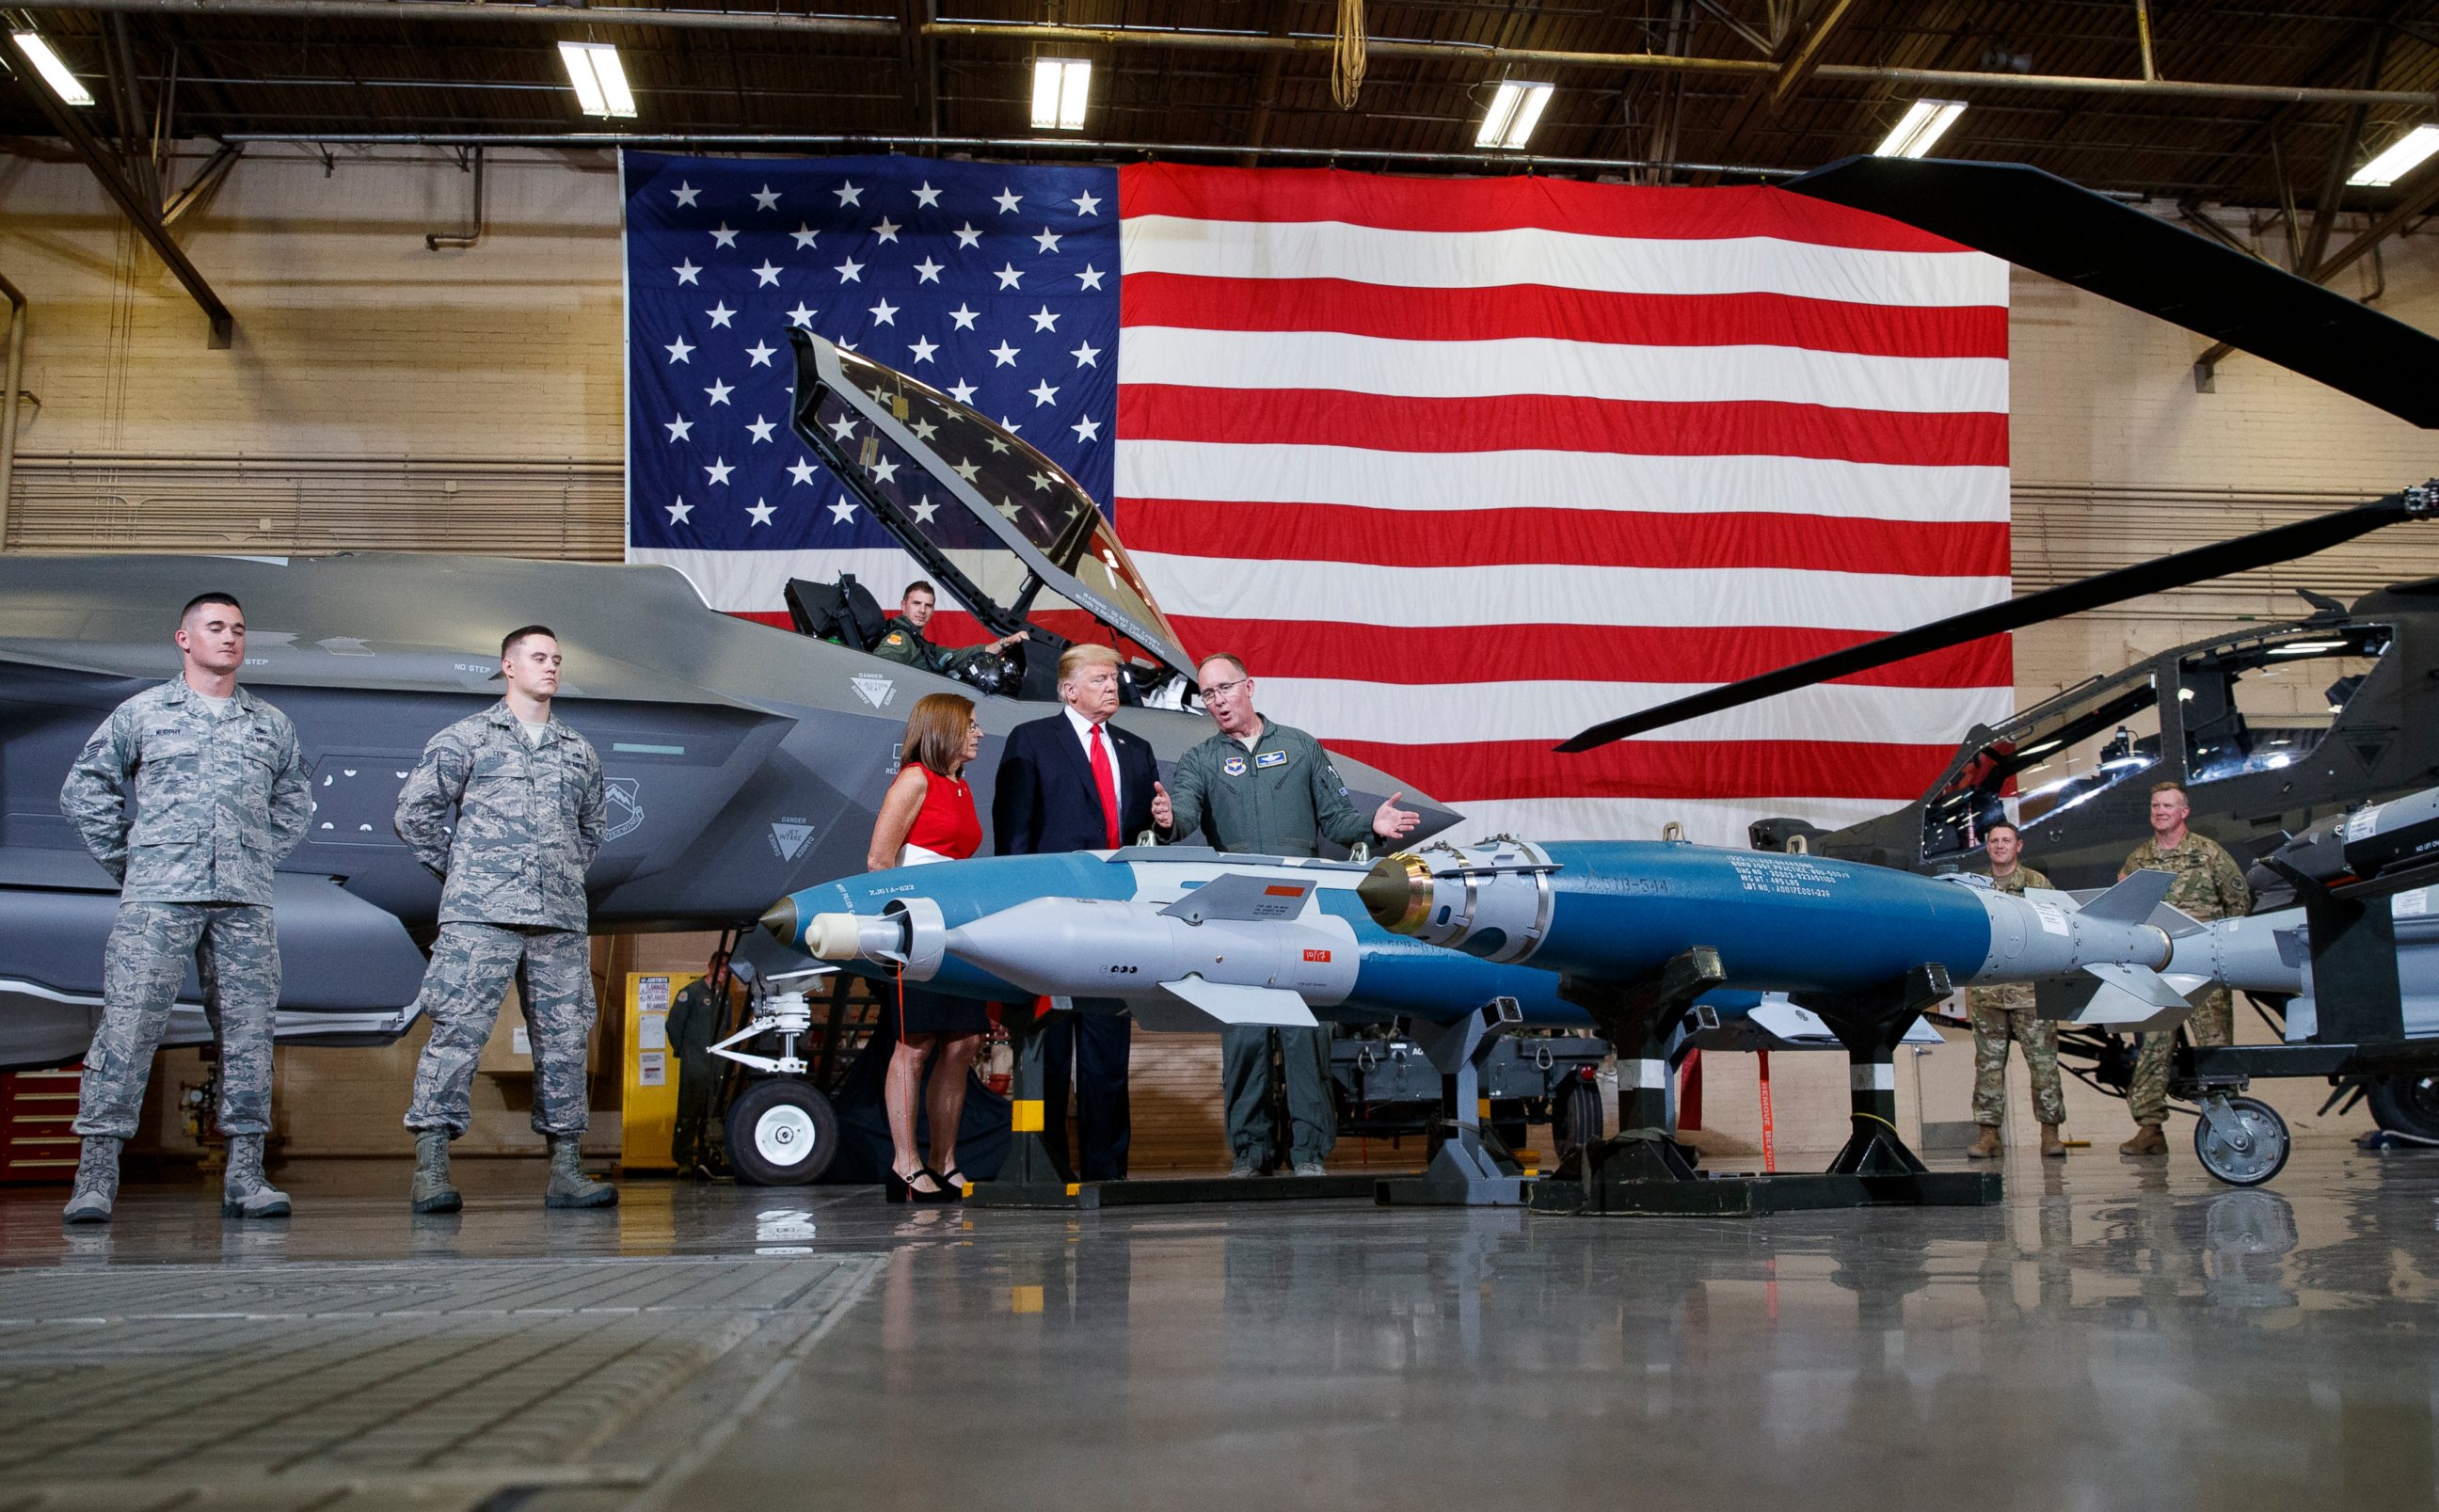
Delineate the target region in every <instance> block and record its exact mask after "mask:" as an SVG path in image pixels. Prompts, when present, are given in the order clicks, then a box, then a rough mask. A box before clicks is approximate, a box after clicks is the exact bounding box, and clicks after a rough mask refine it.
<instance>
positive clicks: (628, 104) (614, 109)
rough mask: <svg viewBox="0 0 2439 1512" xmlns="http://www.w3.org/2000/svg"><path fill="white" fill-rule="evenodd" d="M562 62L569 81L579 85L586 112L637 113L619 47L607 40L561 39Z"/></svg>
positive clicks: (630, 115)
mask: <svg viewBox="0 0 2439 1512" xmlns="http://www.w3.org/2000/svg"><path fill="white" fill-rule="evenodd" d="M559 61H560V62H563V63H565V64H566V65H567V81H568V82H569V83H571V84H574V85H575V86H576V98H577V100H578V101H579V103H580V104H582V105H583V107H584V114H586V115H587V116H614V117H620V118H632V116H634V114H635V92H634V91H633V90H632V89H629V88H628V87H627V70H626V69H625V68H624V67H623V66H621V65H620V63H619V62H618V49H617V48H616V47H614V46H613V45H611V44H609V43H606V42H562V43H561V44H559Z"/></svg>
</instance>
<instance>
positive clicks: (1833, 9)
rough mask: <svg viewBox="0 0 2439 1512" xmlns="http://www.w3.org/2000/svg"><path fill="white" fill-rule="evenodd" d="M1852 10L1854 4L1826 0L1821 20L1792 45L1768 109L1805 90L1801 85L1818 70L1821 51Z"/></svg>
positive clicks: (1776, 106) (1779, 74)
mask: <svg viewBox="0 0 2439 1512" xmlns="http://www.w3.org/2000/svg"><path fill="white" fill-rule="evenodd" d="M1854 9H1855V0H1829V4H1828V5H1827V6H1826V7H1825V8H1824V9H1822V12H1821V15H1820V18H1819V19H1818V20H1816V21H1814V22H1813V23H1812V26H1811V28H1810V29H1809V30H1807V31H1806V32H1805V33H1804V39H1803V40H1802V41H1801V42H1798V43H1797V44H1795V50H1794V51H1793V52H1792V53H1790V54H1789V56H1788V60H1787V62H1786V63H1785V64H1783V65H1782V66H1781V67H1780V68H1779V70H1778V81H1777V82H1776V83H1775V84H1773V85H1772V86H1771V92H1770V103H1771V109H1773V110H1775V109H1777V108H1778V107H1779V106H1781V105H1784V104H1786V103H1787V102H1788V101H1789V99H1792V98H1795V92H1796V91H1797V90H1799V89H1802V88H1803V87H1804V81H1805V80H1807V79H1810V78H1811V77H1812V76H1813V74H1814V73H1815V72H1817V71H1818V70H1819V69H1820V67H1821V52H1822V49H1823V48H1825V47H1826V46H1827V45H1828V44H1829V39H1830V37H1831V36H1832V35H1834V34H1835V33H1836V32H1837V30H1838V26H1839V23H1841V22H1843V21H1844V20H1845V19H1846V17H1847V16H1849V15H1850V14H1852V13H1853V12H1854Z"/></svg>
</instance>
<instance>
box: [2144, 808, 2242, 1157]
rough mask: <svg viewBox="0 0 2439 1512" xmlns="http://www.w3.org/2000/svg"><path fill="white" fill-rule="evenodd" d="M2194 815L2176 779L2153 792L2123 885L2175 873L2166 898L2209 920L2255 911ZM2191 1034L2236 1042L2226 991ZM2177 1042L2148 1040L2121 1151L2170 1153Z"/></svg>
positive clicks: (2200, 1015) (2208, 1004)
mask: <svg viewBox="0 0 2439 1512" xmlns="http://www.w3.org/2000/svg"><path fill="white" fill-rule="evenodd" d="M2191 813H2192V807H2191V805H2190V804H2189V803H2188V802H2187V801H2186V798H2185V792H2184V790H2183V789H2181V788H2180V787H2178V786H2177V785H2176V784H2175V783H2172V782H2163V783H2161V784H2160V785H2159V786H2158V787H2156V788H2153V789H2152V790H2151V838H2150V839H2148V840H2146V841H2145V842H2143V844H2141V845H2137V846H2135V847H2134V853H2133V854H2132V855H2130V856H2128V857H2127V858H2126V864H2125V865H2123V866H2120V867H2119V868H2117V877H2118V880H2119V881H2124V880H2126V879H2127V878H2128V877H2131V876H2133V875H2134V874H2135V873H2136V872H2138V871H2164V872H2173V873H2175V874H2176V879H2177V880H2176V881H2174V882H2172V883H2170V884H2169V887H2168V896H2167V898H2166V901H2167V902H2168V903H2170V904H2171V905H2173V906H2174V907H2177V908H2179V909H2181V910H2183V911H2184V912H2185V913H2187V914H2189V915H2191V916H2194V917H2195V918H2197V919H2199V920H2201V921H2202V922H2203V923H2208V922H2210V921H2211V920H2212V919H2215V918H2232V917H2235V916H2240V915H2243V914H2246V913H2249V912H2250V911H2251V910H2252V888H2250V887H2248V886H2246V885H2245V883H2244V871H2243V869H2242V868H2241V867H2239V866H2237V865H2236V863H2235V858H2234V857H2233V856H2230V855H2229V854H2228V853H2227V852H2226V851H2225V850H2224V849H2222V848H2221V847H2220V845H2219V844H2218V842H2217V841H2215V840H2213V839H2211V838H2210V837H2209V836H2208V835H2197V834H2194V833H2193V832H2192V831H2190V830H2188V829H2187V828H2186V827H2185V820H2186V819H2187V817H2188V816H2189V815H2190V814H2191ZM2185 1032H2186V1033H2187V1034H2189V1035H2191V1036H2192V1037H2193V1042H2194V1043H2195V1044H2197V1045H2220V1044H2228V1043H2231V1042H2233V1041H2234V1037H2235V1010H2234V1005H2233V1004H2232V1003H2230V1001H2229V1000H2228V995H2227V988H2225V987H2213V988H2212V989H2211V994H2210V996H2208V997H2206V998H2204V999H2203V1000H2202V1002H2201V1005H2200V1006H2199V1007H2197V1008H2195V1009H2194V1011H2193V1016H2192V1017H2190V1018H2188V1019H2187V1020H2186V1021H2185ZM2176 1042H2177V1036H2176V1031H2175V1030H2173V1029H2171V1030H2168V1031H2166V1032H2164V1033H2161V1034H2146V1035H2145V1036H2143V1047H2142V1050H2141V1052H2140V1053H2139V1054H2137V1055H2136V1057H2135V1058H2134V1085H2133V1086H2132V1087H2131V1088H2130V1089H2128V1090H2127V1094H2126V1107H2127V1112H2131V1113H2132V1114H2133V1115H2134V1123H2135V1130H2134V1137H2133V1138H2132V1139H2129V1140H2127V1142H2126V1143H2125V1144H2123V1145H2120V1146H2119V1147H2118V1151H2119V1153H2121V1154H2126V1155H2165V1154H2166V1153H2167V1152H2168V1141H2167V1137H2166V1136H2165V1135H2163V1134H2162V1133H2161V1132H2160V1125H2161V1124H2162V1123H2163V1122H2164V1121H2165V1120H2166V1118H2167V1116H2168V1058H2169V1053H2170V1052H2171V1051H2172V1050H2173V1049H2175V1047H2176Z"/></svg>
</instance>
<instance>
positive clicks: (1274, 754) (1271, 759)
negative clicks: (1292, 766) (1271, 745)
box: [1254, 751, 1288, 767]
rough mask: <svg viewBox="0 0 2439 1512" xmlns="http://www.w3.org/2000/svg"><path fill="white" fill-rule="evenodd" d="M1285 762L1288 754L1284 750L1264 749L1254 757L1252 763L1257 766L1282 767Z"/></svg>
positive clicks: (1286, 762)
mask: <svg viewBox="0 0 2439 1512" xmlns="http://www.w3.org/2000/svg"><path fill="white" fill-rule="evenodd" d="M1287 764H1288V754H1287V753H1286V752H1285V751H1265V752H1263V753H1262V754H1261V755H1260V756H1255V757H1254V765H1255V766H1257V767H1283V766H1286V765H1287Z"/></svg>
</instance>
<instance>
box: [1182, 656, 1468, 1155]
mask: <svg viewBox="0 0 2439 1512" xmlns="http://www.w3.org/2000/svg"><path fill="white" fill-rule="evenodd" d="M1195 678H1196V682H1197V685H1198V686H1199V688H1200V690H1201V692H1202V706H1203V708H1204V709H1206V710H1207V711H1209V713H1210V715H1211V719H1212V721H1213V722H1214V723H1216V724H1218V725H1219V726H1220V733H1219V734H1217V735H1214V736H1213V737H1212V738H1209V739H1208V740H1205V741H1203V742H1202V744H1201V745H1198V746H1196V747H1194V748H1193V749H1192V750H1189V751H1187V752H1186V753H1185V754H1184V756H1180V757H1178V760H1177V765H1176V767H1175V769H1174V770H1172V771H1171V772H1170V773H1169V777H1168V785H1166V786H1164V785H1161V784H1154V785H1153V788H1152V801H1151V817H1152V823H1153V824H1155V825H1157V826H1158V827H1160V838H1161V839H1162V840H1163V841H1165V842H1170V843H1174V842H1176V841H1177V840H1179V839H1181V838H1182V837H1184V836H1186V835H1190V834H1192V833H1193V832H1194V831H1195V830H1196V829H1197V828H1198V827H1199V828H1201V829H1202V831H1203V833H1204V834H1205V835H1206V836H1207V837H1208V838H1209V839H1210V842H1211V844H1212V845H1213V846H1214V847H1215V848H1217V849H1220V850H1228V851H1237V852H1241V853H1245V854H1250V855H1257V856H1317V855H1319V854H1320V853H1321V842H1322V841H1324V840H1328V841H1330V842H1332V843H1334V844H1336V845H1354V844H1355V843H1356V842H1358V841H1362V840H1369V839H1371V838H1372V837H1373V836H1375V835H1378V836H1379V837H1380V838H1381V839H1383V840H1398V839H1400V838H1402V837H1404V836H1405V835H1406V833H1407V832H1408V831H1410V830H1412V829H1413V828H1414V827H1415V825H1417V824H1419V823H1421V816H1420V815H1419V814H1416V813H1415V812H1414V811H1413V810H1412V809H1400V808H1398V799H1399V798H1402V797H1404V796H1405V794H1404V793H1402V792H1399V793H1393V794H1392V795H1391V796H1390V797H1389V798H1388V799H1387V800H1386V801H1384V802H1383V803H1382V804H1381V805H1380V808H1379V809H1375V810H1374V811H1373V812H1372V813H1371V814H1370V815H1369V816H1368V817H1367V816H1366V815H1364V814H1362V812H1360V811H1358V810H1357V809H1356V807H1355V805H1354V804H1353V803H1351V802H1349V801H1348V800H1347V796H1346V784H1344V782H1341V781H1340V780H1339V778H1338V770H1337V769H1336V768H1335V767H1333V766H1331V765H1330V762H1329V755H1328V753H1327V752H1326V751H1324V750H1323V749H1322V748H1321V742H1320V741H1318V740H1315V739H1314V738H1312V737H1311V736H1309V735H1307V734H1305V733H1304V732H1303V731H1302V730H1298V729H1292V728H1291V727H1289V726H1287V725H1284V724H1273V723H1272V722H1271V721H1270V720H1266V719H1264V718H1262V716H1261V715H1260V714H1258V713H1256V712H1255V708H1254V680H1253V678H1252V676H1251V675H1249V674H1248V673H1247V672H1246V670H1245V664H1244V662H1243V661H1242V660H1240V659H1239V658H1237V657H1235V656H1229V655H1217V656H1206V657H1204V658H1203V659H1202V665H1201V666H1200V667H1197V668H1196V669H1195ZM1172 788H1173V790H1174V791H1172ZM1278 1036H1279V1052H1280V1053H1279V1060H1280V1063H1281V1064H1282V1065H1284V1066H1285V1067H1286V1068H1287V1094H1288V1097H1287V1101H1288V1122H1289V1124H1290V1125H1291V1130H1290V1135H1289V1139H1288V1141H1287V1143H1288V1145H1289V1148H1288V1150H1287V1155H1288V1158H1289V1161H1290V1164H1291V1165H1292V1166H1293V1168H1294V1171H1295V1174H1297V1175H1298V1176H1319V1175H1321V1174H1323V1165H1322V1161H1323V1159H1324V1158H1325V1157H1326V1156H1327V1155H1328V1153H1329V1150H1330V1147H1331V1146H1333V1145H1335V1144H1336V1143H1337V1142H1338V1115H1337V1112H1336V1110H1335V1108H1334V1107H1333V1106H1332V1104H1331V1102H1330V1096H1329V1029H1328V1026H1327V1025H1326V1024H1324V1025H1321V1026H1319V1027H1317V1028H1310V1029H1297V1028H1289V1029H1281V1030H1279V1031H1278ZM1220 1068H1221V1069H1220V1079H1221V1084H1222V1086H1223V1088H1224V1089H1225V1091H1226V1094H1227V1102H1228V1146H1229V1150H1230V1152H1231V1154H1232V1155H1233V1156H1234V1157H1235V1164H1234V1167H1233V1168H1232V1169H1231V1170H1230V1171H1229V1172H1228V1174H1229V1175H1231V1176H1237V1177H1245V1176H1253V1175H1255V1174H1256V1173H1257V1172H1259V1171H1260V1170H1261V1169H1262V1167H1263V1166H1264V1165H1269V1164H1273V1163H1274V1162H1275V1161H1276V1159H1277V1157H1278V1155H1279V1153H1280V1151H1279V1150H1278V1147H1277V1143H1278V1142H1277V1139H1276V1131H1275V1130H1272V1129H1270V1128H1268V1127H1267V1125H1268V1123H1269V1119H1268V1118H1267V1117H1266V1116H1265V1111H1266V1109H1267V1108H1268V1107H1269V1104H1270V1095H1271V1039H1270V1031H1269V1030H1267V1029H1264V1028H1260V1027H1258V1026H1234V1027H1230V1028H1227V1029H1224V1030H1222V1031H1221V1032H1220Z"/></svg>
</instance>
